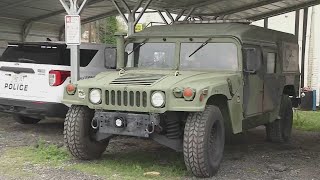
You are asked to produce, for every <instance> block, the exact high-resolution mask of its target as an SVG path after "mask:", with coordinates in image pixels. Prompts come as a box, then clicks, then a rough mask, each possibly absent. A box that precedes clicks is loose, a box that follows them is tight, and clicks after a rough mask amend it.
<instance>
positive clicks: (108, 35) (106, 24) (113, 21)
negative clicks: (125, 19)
mask: <svg viewBox="0 0 320 180" xmlns="http://www.w3.org/2000/svg"><path fill="white" fill-rule="evenodd" d="M101 21H102V22H99V23H98V25H97V26H98V29H99V31H98V33H99V40H100V42H101V43H106V44H116V38H115V36H114V34H115V33H116V32H117V31H118V29H119V27H118V21H117V18H116V17H115V16H111V17H107V18H105V19H103V20H101Z"/></svg>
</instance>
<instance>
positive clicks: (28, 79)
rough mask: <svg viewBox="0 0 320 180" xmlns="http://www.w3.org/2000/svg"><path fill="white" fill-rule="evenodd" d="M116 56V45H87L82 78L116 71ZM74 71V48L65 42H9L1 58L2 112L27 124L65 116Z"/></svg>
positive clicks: (82, 54)
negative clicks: (65, 99)
mask: <svg viewBox="0 0 320 180" xmlns="http://www.w3.org/2000/svg"><path fill="white" fill-rule="evenodd" d="M115 57H116V49H115V48H114V47H113V46H110V45H104V44H90V43H83V44H82V45H81V46H80V78H81V79H88V78H91V77H94V76H95V75H96V74H98V73H99V72H102V71H106V70H107V69H109V70H111V69H113V68H115ZM70 70H71V67H70V49H69V48H68V47H67V46H66V45H65V44H64V43H62V42H32V43H31V42H28V43H25V42H24V43H9V44H8V47H7V49H6V50H5V51H4V53H3V55H2V57H1V59H0V111H2V112H7V113H13V114H14V117H15V119H16V120H17V121H18V122H20V123H23V124H35V123H37V122H39V121H40V120H41V119H43V118H45V117H65V115H66V113H67V110H68V106H67V105H65V104H63V103H61V100H62V97H63V93H64V87H65V85H66V84H69V83H70Z"/></svg>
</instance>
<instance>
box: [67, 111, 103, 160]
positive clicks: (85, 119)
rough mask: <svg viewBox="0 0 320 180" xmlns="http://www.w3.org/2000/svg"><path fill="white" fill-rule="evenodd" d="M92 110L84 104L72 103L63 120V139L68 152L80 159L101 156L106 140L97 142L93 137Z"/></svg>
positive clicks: (91, 158)
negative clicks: (75, 104) (76, 104)
mask: <svg viewBox="0 0 320 180" xmlns="http://www.w3.org/2000/svg"><path fill="white" fill-rule="evenodd" d="M93 116H94V110H92V109H89V108H88V107H86V106H74V105H72V106H71V107H70V109H69V111H68V113H67V115H66V119H65V122H64V141H65V144H66V147H67V149H68V150H69V151H70V153H71V154H72V155H73V156H74V157H76V158H78V159H81V160H93V159H98V158H100V157H101V155H102V153H103V152H104V151H105V150H106V147H107V146H108V143H109V142H108V141H107V142H106V141H104V142H97V141H95V140H94V139H93V137H92V136H93V133H94V132H93V129H92V128H91V120H92V118H93Z"/></svg>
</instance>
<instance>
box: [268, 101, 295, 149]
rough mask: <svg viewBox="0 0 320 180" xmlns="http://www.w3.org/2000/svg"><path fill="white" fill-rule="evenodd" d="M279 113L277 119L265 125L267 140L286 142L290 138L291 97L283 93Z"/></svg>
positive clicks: (291, 121)
mask: <svg viewBox="0 0 320 180" xmlns="http://www.w3.org/2000/svg"><path fill="white" fill-rule="evenodd" d="M279 115H280V118H281V119H277V120H275V121H273V122H272V123H269V124H267V125H266V133H267V140H268V141H270V142H275V143H284V142H288V141H289V140H290V138H291V132H292V124H293V110H292V103H291V99H290V98H289V96H288V95H283V96H282V100H281V106H280V111H279Z"/></svg>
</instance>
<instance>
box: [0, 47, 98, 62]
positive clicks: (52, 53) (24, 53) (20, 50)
mask: <svg viewBox="0 0 320 180" xmlns="http://www.w3.org/2000/svg"><path fill="white" fill-rule="evenodd" d="M97 52H98V50H90V49H81V50H80V66H81V67H86V66H88V64H89V63H90V62H91V60H92V59H93V57H94V56H95V55H96V54H97ZM0 60H1V61H5V62H21V63H35V64H50V65H63V66H70V50H69V49H66V46H65V45H61V46H47V45H19V46H8V48H7V49H6V50H5V52H4V53H3V55H2V57H1V59H0Z"/></svg>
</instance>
